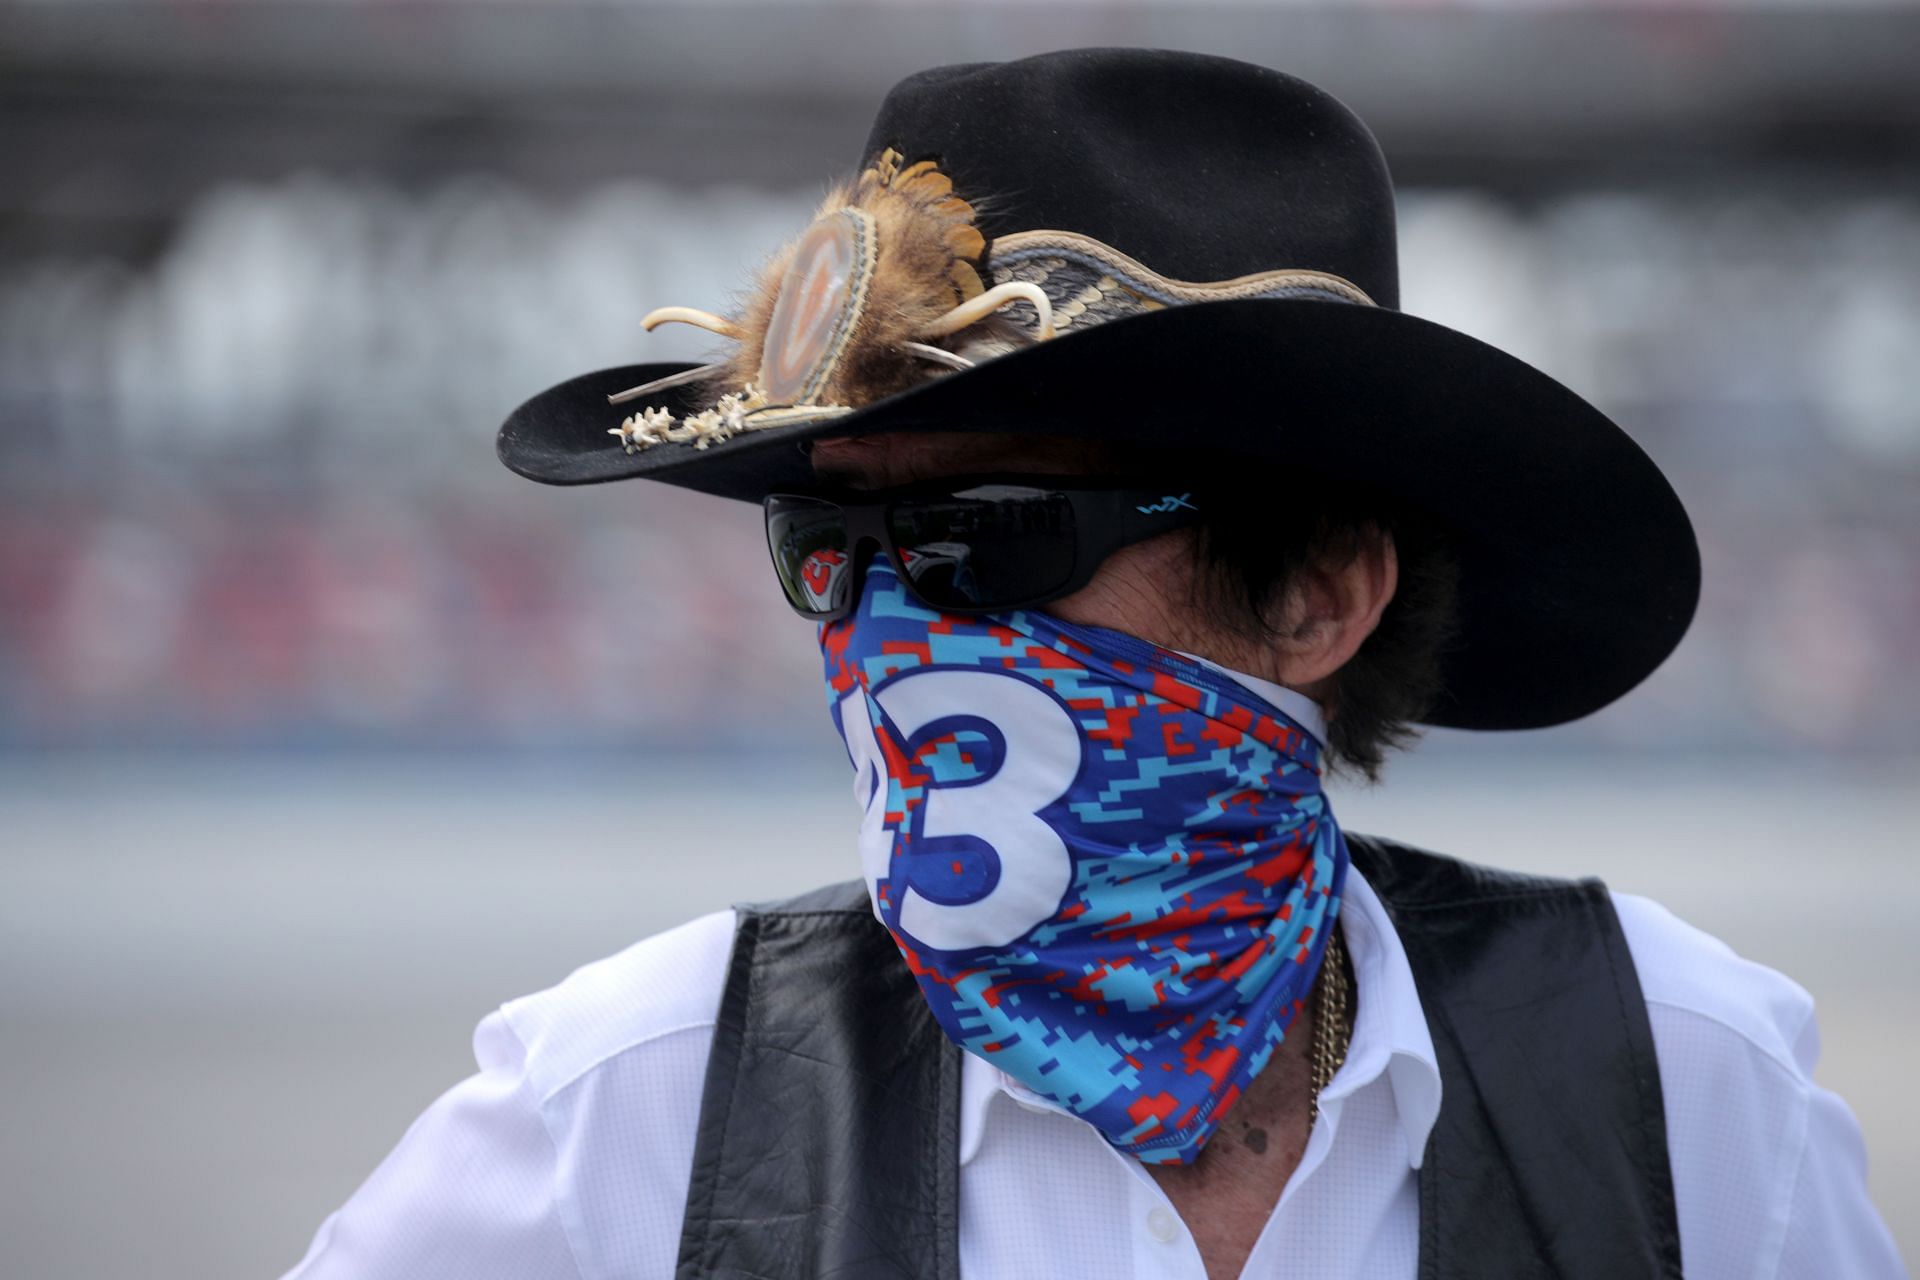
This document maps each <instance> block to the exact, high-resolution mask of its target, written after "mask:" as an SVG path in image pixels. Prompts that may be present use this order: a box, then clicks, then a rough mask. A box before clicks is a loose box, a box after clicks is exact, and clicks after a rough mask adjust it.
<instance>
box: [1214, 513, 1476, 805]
mask: <svg viewBox="0 0 1920 1280" xmlns="http://www.w3.org/2000/svg"><path fill="white" fill-rule="evenodd" d="M1206 487H1207V491H1208V494H1209V496H1210V497H1211V498H1212V499H1213V500H1212V501H1211V502H1209V503H1208V504H1207V505H1208V512H1207V514H1206V516H1205V517H1204V518H1203V519H1202V521H1201V523H1200V524H1199V526H1198V528H1197V535H1198V536H1196V537H1195V539H1194V543H1193V545H1194V554H1195V557H1196V561H1197V563H1196V568H1198V569H1199V570H1200V572H1198V573H1196V574H1195V583H1196V584H1197V585H1196V590H1198V591H1201V592H1203V593H1204V596H1203V598H1202V599H1201V600H1199V601H1196V603H1198V604H1199V605H1200V606H1201V607H1202V608H1205V609H1206V610H1207V611H1208V613H1209V614H1210V615H1211V616H1212V617H1213V619H1214V620H1215V621H1216V622H1218V623H1220V624H1221V625H1224V626H1226V627H1227V628H1229V629H1230V630H1232V631H1234V632H1236V633H1237V634H1239V635H1241V636H1244V637H1245V638H1247V639H1249V640H1253V641H1256V642H1259V643H1263V644H1271V643H1277V642H1279V641H1281V640H1282V639H1284V638H1285V636H1284V631H1283V627H1284V623H1283V621H1282V619H1281V618H1280V616H1279V611H1280V606H1281V604H1282V602H1283V601H1284V600H1285V598H1286V593H1287V587H1288V584H1289V583H1290V582H1291V581H1292V579H1293V576H1294V575H1295V574H1296V573H1298V572H1299V571H1300V569H1301V567H1302V566H1303V565H1305V564H1307V563H1309V562H1310V561H1319V560H1331V561H1333V562H1334V563H1336V564H1339V563H1344V562H1346V561H1350V560H1351V559H1352V558H1353V557H1354V556H1356V555H1358V554H1359V553H1360V551H1361V550H1362V549H1363V548H1364V547H1365V546H1366V545H1367V543H1368V542H1369V541H1370V540H1372V539H1375V538H1378V537H1381V536H1383V535H1384V536H1386V537H1390V538H1392V539H1393V544H1394V550H1395V553H1396V555H1397V557H1398V560H1399V569H1400V581H1399V586H1398V587H1397V589H1396V590H1395V592H1394V596H1393V599H1392V601H1390V602H1389V603H1388V605H1387V607H1386V610H1385V611H1384V612H1383V613H1382V615H1381V617H1380V624H1379V626H1378V627H1377V628H1375V630H1374V632H1373V634H1372V635H1370V636H1368V637H1367V639H1366V640H1365V641H1364V642H1363V643H1362V644H1361V646H1360V648H1359V651H1358V652H1356V653H1355V654H1354V656H1353V657H1352V658H1351V659H1349V660H1348V662H1347V664H1346V665H1345V666H1343V667H1341V668H1340V670H1339V671H1337V672H1335V673H1334V675H1333V676H1332V677H1330V679H1331V683H1332V696H1331V697H1330V698H1329V700H1328V704H1329V705H1328V708H1327V709H1328V713H1329V718H1328V724H1327V738H1328V742H1327V747H1328V757H1329V763H1330V764H1331V765H1332V766H1333V767H1334V768H1335V769H1339V770H1342V771H1351V772H1353V773H1357V774H1359V775H1360V776H1362V777H1365V778H1367V779H1368V780H1370V781H1375V782H1377V781H1379V778H1380V771H1381V769H1382V767H1383V766H1384V765H1385V763H1386V757H1387V753H1388V752H1389V751H1392V750H1395V749H1398V748H1402V747H1405V746H1408V745H1410V744H1411V743H1412V742H1413V741H1414V740H1415V739H1416V738H1418V737H1419V734H1420V731H1419V729H1418V728H1417V727H1416V725H1415V721H1417V720H1418V719H1419V718H1420V717H1421V716H1422V715H1424V714H1426V712H1427V711H1429V710H1430V709H1431V708H1432V706H1433V702H1434V699H1435V698H1436V697H1437V696H1438V695H1439V693H1440V683H1441V682H1440V657H1441V654H1442V653H1443V652H1444V651H1445V649H1446V646H1447V644H1448V643H1449V642H1450V641H1451V640H1452V638H1453V636H1454V632H1455V625H1456V616H1457V607H1458V589H1459V567H1458V564H1457V563H1456V561H1455V560H1454V557H1453V555H1452V553H1451V552H1450V551H1449V550H1448V548H1447V543H1446V539H1445V537H1444V535H1443V533H1442V531H1441V530H1440V528H1439V527H1438V526H1437V524H1436V523H1435V522H1434V521H1432V520H1431V519H1429V518H1427V517H1425V516H1423V515H1422V514H1420V513H1419V512H1416V511H1414V510H1412V509H1410V508H1407V507H1405V506H1403V505H1401V504H1399V503H1396V502H1393V501H1392V500H1390V499H1388V498H1386V497H1385V496H1383V495H1381V494H1378V493H1376V492H1373V491H1371V490H1369V489H1366V488H1364V487H1362V486H1359V485H1355V484H1352V483H1348V482H1343V481H1335V480H1330V479H1326V478H1323V477H1318V476H1307V475H1300V476H1298V477H1296V479H1295V480H1294V481H1293V482H1291V483H1289V484H1288V486H1287V488H1286V491H1285V492H1284V493H1283V494H1276V492H1275V489H1274V486H1273V484H1272V481H1271V479H1270V478H1263V480H1262V481H1261V482H1260V483H1258V484H1253V483H1241V482H1237V481H1231V480H1230V481H1228V482H1226V483H1225V485H1224V486H1223V485H1222V483H1221V482H1220V481H1218V480H1217V479H1216V480H1214V481H1213V482H1212V483H1209V484H1208V485H1207V486H1206ZM1222 499H1224V500H1222Z"/></svg>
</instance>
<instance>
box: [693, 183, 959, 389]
mask: <svg viewBox="0 0 1920 1280" xmlns="http://www.w3.org/2000/svg"><path fill="white" fill-rule="evenodd" d="M843 209H855V210H858V211H860V212H861V213H864V214H865V215H867V217H868V218H870V219H871V226H872V230H873V245H872V264H871V279H870V280H869V281H868V283H867V286H866V293H865V298H864V300H863V302H862V305H860V307H859V309H858V314H857V315H854V316H852V317H851V318H850V319H851V324H850V328H849V332H848V333H847V334H846V335H845V337H844V341H843V343H842V344H841V346H840V349H839V350H838V352H837V355H836V356H835V358H834V361H833V367H832V371H831V373H830V374H829V376H827V377H826V378H825V379H824V380H822V381H821V383H820V385H819V386H818V389H817V391H816V392H815V394H813V395H812V396H811V397H809V399H811V400H812V401H813V402H815V403H819V404H823V405H836V406H846V407H849V408H858V407H860V406H861V405H865V404H871V403H872V402H873V401H875V400H880V399H883V398H885V397H887V396H890V395H893V394H895V393H897V392H900V391H904V390H906V389H907V388H908V387H911V386H913V385H914V384H916V383H919V382H924V381H926V380H927V379H928V378H932V377H940V376H943V375H944V374H945V373H947V372H948V371H949V369H948V367H947V366H945V365H943V364H941V363H939V362H935V361H930V360H928V359H927V358H926V357H925V356H924V354H922V353H920V352H916V351H915V350H914V349H913V347H912V346H911V345H910V344H914V343H922V344H924V343H925V342H926V341H927V340H928V339H929V337H930V335H932V336H938V335H935V334H934V330H935V326H936V325H938V324H939V322H940V321H941V320H942V319H943V318H944V317H946V316H948V315H949V313H951V312H952V311H953V310H954V309H955V308H956V307H959V306H960V305H962V304H963V303H966V302H969V301H972V300H973V299H975V298H978V297H979V296H980V295H981V294H983V293H984V292H986V286H985V285H984V284H983V282H982V280H981V271H982V265H983V264H982V258H983V256H984V254H985V252H986V247H987V243H986V238H985V237H984V236H983V235H981V233H980V231H979V229H978V228H976V227H975V226H974V225H973V218H974V209H973V206H972V205H971V204H969V203H968V202H967V201H965V200H963V199H961V198H960V197H959V196H956V195H955V194H953V180H952V179H951V178H949V177H948V176H947V175H946V174H944V173H941V172H940V170H939V167H938V166H937V164H936V163H935V162H934V161H932V160H922V161H919V162H918V163H915V164H911V165H907V166H905V167H902V165H901V156H900V155H899V153H898V152H895V151H893V150H891V149H889V150H887V151H885V152H882V153H881V155H880V156H879V157H877V158H876V159H875V161H874V162H873V164H872V165H870V166H869V167H868V168H867V169H866V170H865V171H863V172H862V173H861V175H860V177H859V178H858V179H856V180H855V181H854V182H852V183H850V184H845V185H842V186H840V187H837V188H835V189H834V190H833V191H831V192H829V193H828V195H827V197H826V199H825V200H824V201H823V202H822V203H821V205H820V209H819V213H818V215H817V217H818V218H819V219H825V218H830V217H832V216H834V215H835V214H837V213H838V212H839V211H841V210H843ZM816 225H817V222H816ZM804 239H805V237H802V238H801V240H796V241H795V242H794V243H793V244H790V245H788V246H787V247H786V248H785V249H783V250H782V251H781V252H780V253H779V254H777V255H775V257H774V258H773V259H772V260H771V261H769V262H768V263H767V265H766V266H765V268H764V269H763V270H762V271H761V273H760V277H759V280H758V282H757V284H756V286H755V287H754V289H753V291H752V293H751V295H750V296H749V297H747V298H746V299H745V300H744V303H743V305H742V306H741V307H740V309H739V313H738V314H737V315H736V316H734V317H733V318H732V321H731V323H732V324H733V326H734V328H735V329H736V330H737V331H738V332H739V335H740V338H739V346H738V347H737V348H736V350H735V351H734V353H733V356H732V358H731V359H730V360H729V361H728V362H727V367H726V369H725V370H724V371H723V372H721V373H720V374H719V375H718V376H717V377H715V378H714V379H713V380H712V383H711V384H710V385H711V390H712V391H713V392H714V393H715V394H716V395H718V394H720V393H723V392H727V391H736V390H738V389H740V388H741V387H744V386H747V385H749V384H752V385H759V386H765V385H767V383H768V381H769V379H768V377H767V376H766V365H767V358H768V350H767V344H768V340H769V336H770V331H771V329H772V325H773V321H774V318H775V310H776V308H777V306H778V304H779V300H780V293H781V290H782V288H783V287H786V288H794V287H795V286H796V284H797V281H795V280H793V279H790V273H791V272H792V269H793V267H794V260H795V253H796V251H797V250H799V248H800V245H801V243H802V241H803V240H804ZM803 266H804V264H803ZM785 340H786V335H774V336H773V341H774V342H775V343H776V344H777V343H780V342H782V341H785Z"/></svg>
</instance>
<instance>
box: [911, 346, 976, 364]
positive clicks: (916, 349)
mask: <svg viewBox="0 0 1920 1280" xmlns="http://www.w3.org/2000/svg"><path fill="white" fill-rule="evenodd" d="M900 349H901V350H902V351H910V352H912V353H913V354H914V355H916V356H919V357H920V358H921V359H922V360H931V361H933V362H934V363H935V364H943V365H945V366H947V368H949V369H971V368H973V361H971V360H969V359H967V358H966V357H965V356H963V355H960V354H958V353H956V352H952V351H948V350H947V349H946V348H945V347H935V346H930V345H928V344H927V343H924V342H903V343H901V344H900Z"/></svg>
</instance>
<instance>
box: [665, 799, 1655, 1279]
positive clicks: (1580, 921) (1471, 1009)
mask: <svg viewBox="0 0 1920 1280" xmlns="http://www.w3.org/2000/svg"><path fill="white" fill-rule="evenodd" d="M1347 841H1348V845H1349V848H1350V849H1351V850H1352V853H1353V861H1354V865H1355V866H1356V867H1357V868H1359V870H1360V873H1361V874H1362V875H1363V876H1365V877H1366V879H1367V882H1368V883H1369V884H1370V885H1372V886H1373V888H1374V890H1375V891H1376V892H1377V893H1378V894H1379V896H1380V899H1381V901H1382V902H1383V903H1384V904H1385V906H1386V909H1387V912H1388V914H1389V915H1390V916H1391V917H1392V919H1393V924H1394V929H1395V931H1396V932H1397V933H1398V934H1399V936H1400V940H1401V943H1402V944H1403V945H1404V946H1405V948H1406V952H1407V959H1408V961H1409V962H1410V964H1411V965H1412V968H1413V977H1414V983H1415V985H1416V986H1417V987H1418V989H1419V992H1420V1001H1421V1005H1422V1007H1423V1008H1424V1010H1425V1012H1426V1016H1427V1024H1428V1026H1429V1028H1430V1029H1431V1031H1432V1033H1433V1045H1434V1050H1435V1052H1436V1053H1437V1055H1438V1058H1439V1063H1440V1079H1441V1094H1442V1096H1441V1106H1440V1116H1439V1120H1438V1122H1437V1123H1436V1124H1435V1125H1434V1129H1433V1135H1432V1137H1431V1138H1430V1139H1429V1140H1428V1143H1427V1150H1426V1156H1425V1159H1424V1160H1423V1162H1422V1164H1421V1166H1420V1173H1419V1195H1420V1273H1419V1274H1420V1277H1421V1280H1464V1278H1465V1277H1500V1278H1502V1280H1504V1278H1505V1277H1519V1276H1528V1277H1531V1276H1542V1277H1548V1276H1551V1277H1563V1278H1565V1280H1575V1278H1579V1280H1630V1278H1633V1277H1678V1276H1679V1275H1680V1231H1679V1225H1678V1223H1677V1221H1676V1218H1675V1214H1674V1204H1673V1180H1672V1174H1671V1172H1670V1170H1669V1167H1668V1162H1667V1136H1666V1117H1665V1112H1664V1110H1663V1108H1662V1104H1661V1096H1660V1077H1659V1072H1658V1069H1657V1066H1656V1063H1655V1059H1654V1050H1653V1036H1652V1032H1651V1030H1650V1029H1649V1028H1648V1025H1647V1012H1646V1004H1645V1002H1644V1000H1643V998H1642V996H1641V994H1640V984H1639V981H1638V979H1637V978H1636V977H1635V975H1634V970H1633V961H1632V958H1631V957H1630V956H1629V955H1628V953H1627V948H1626V942H1625V939H1623V938H1622V937H1621V934H1620V924H1619V921H1618V920H1617V919H1616V918H1615V916H1614V913H1613V904H1612V903H1611V901H1610V900H1609V899H1608V897H1607V893H1606V890H1605V889H1604V887H1603V886H1602V885H1601V884H1600V882H1599V881H1597V880H1583V881H1579V882H1572V881H1561V880H1549V879H1543V878H1538V877H1533V876H1521V875H1516V874H1512V873H1509V872H1501V871H1492V870H1488V869H1486V868H1482V867H1476V866H1472V865H1470V864H1467V863H1463V862H1457V861H1454V860H1453V859H1450V858H1443V857H1440V856H1438V855H1435V854H1430V853H1423V852H1421V851H1419V850H1416V849H1411V848H1408V847H1406V846H1404V845H1398V844H1393V843H1391V842H1389V841H1385V840H1380V839H1377V838H1374V837H1368V836H1360V835H1355V834H1352V833H1349V834H1348V836H1347ZM1360 998H1361V999H1363V1000H1364V999H1365V998H1366V993H1365V991H1364V990H1363V991H1362V992H1361V993H1360ZM960 1052H961V1051H960V1050H959V1049H958V1048H957V1047H956V1046H955V1045H954V1044H953V1043H952V1042H951V1041H949V1040H948V1039H947V1038H946V1036H945V1035H943V1034H942V1033H941V1031H940V1028H939V1026H938V1024H937V1023H935V1021H934V1019H933V1015H932V1013H931V1011H929V1010H928V1008H927V1005H926V1002H925V1001H924V1000H923V999H922V998H921V995H920V991H919V988H918V987H916V986H915V985H914V981H913V977H912V975H911V974H910V973H909V972H908V971H907V968H906V966H905V965H904V964H903V963H902V962H901V960H900V955H899V952H898V951H897V950H896V949H895V948H894V945H893V941H892V939H891V938H890V937H889V936H888V935H887V933H886V931H885V930H884V929H882V928H881V927H880V925H879V924H878V923H877V922H876V921H875V920H874V918H873V914H872V911H871V909H870V907H869V905H868V901H867V895H866V890H865V887H864V886H863V885H861V884H860V883H858V882H852V883H849V884H844V885H834V886H831V887H829V888H826V889H821V890H817V891H815V892H814V893H811V894H808V895H806V896H804V897H800V898H795V899H792V900H790V901H788V902H784V903H780V904H777V905H774V906H770V907H760V908H742V909H741V911H740V916H739V928H738V932H737V933H736V935H735V938H734V947H733V957H732V960H731V961H730V963H729V966H728V973H727V981H726V988H725V993H724V995H723V996H722V999H721V1004H720V1014H719V1020H718V1022H717V1024H716V1025H715V1028H714V1035H713V1053H712V1057H711V1059H710V1060H709V1063H708V1067H707V1081H706V1093H705V1098H704V1101H703V1103H702V1106H701V1113H700V1128H699V1137H698V1140H697V1145H696V1148H695V1152H694V1161H693V1181H692V1186H691V1188H690V1190H689V1193H688V1197H687V1214H686V1219H685V1224H684V1228H683V1232H682V1235H681V1241H680V1262H679V1268H678V1272H677V1275H678V1276H679V1278H680V1280H706V1278H709V1277H730V1278H736V1280H748V1278H751V1280H776V1278H778V1280H801V1278H802V1277H829V1276H831V1277H843V1278H846V1280H852V1278H855V1277H858V1278H859V1280H867V1278H869V1277H872V1278H874V1280H881V1278H889V1280H890V1278H893V1277H899V1278H900V1280H907V1278H909V1277H910V1278H912V1280H958V1277H959V1274H960V1264H959V1256H958V1252H959V1245H958V1241H959V1176H960V1171H959V1104H960Z"/></svg>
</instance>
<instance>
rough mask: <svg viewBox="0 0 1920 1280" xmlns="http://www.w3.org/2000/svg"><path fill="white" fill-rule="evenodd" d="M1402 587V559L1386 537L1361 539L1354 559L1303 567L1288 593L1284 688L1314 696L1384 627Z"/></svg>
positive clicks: (1374, 535) (1282, 670)
mask: <svg viewBox="0 0 1920 1280" xmlns="http://www.w3.org/2000/svg"><path fill="white" fill-rule="evenodd" d="M1399 585H1400V559H1399V556H1398V554H1397V553H1396V552H1395V550H1394V546H1393V535H1392V534H1389V533H1386V532H1373V533H1371V534H1369V535H1367V536H1364V537H1362V538H1361V539H1360V544H1359V546H1358V547H1357V548H1356V549H1355V551H1354V554H1353V555H1352V556H1350V557H1346V558H1344V559H1341V558H1332V557H1321V558H1319V559H1317V560H1315V561H1312V562H1310V563H1308V564H1306V565H1304V566H1303V567H1302V568H1301V569H1300V571H1299V572H1298V573H1297V574H1295V575H1294V578H1293V581H1292V583H1291V584H1290V585H1289V587H1288V590H1287V598H1286V602H1285V613H1284V617H1283V620H1282V628H1281V631H1282V635H1284V636H1285V639H1284V640H1283V641H1282V642H1281V644H1280V654H1279V659H1280V660H1279V667H1280V683H1281V684H1284V685H1287V686H1289V687H1291V688H1294V689H1300V690H1302V691H1303V692H1312V690H1311V689H1310V686H1313V685H1318V684H1319V683H1320V682H1322V681H1324V680H1326V679H1327V678H1328V677H1329V676H1331V675H1332V674H1333V673H1334V672H1336V671H1338V670H1339V669H1340V668H1341V667H1344V666H1346V665H1347V662H1348V661H1349V660H1350V659H1352V657H1353V655H1354V654H1356V653H1358V652H1359V651H1360V646H1361V645H1362V644H1363V643H1365V642H1366V639H1367V637H1368V636H1370V635H1372V634H1373V632H1374V628H1376V627H1378V626H1379V625H1380V615H1381V614H1383V613H1385V612H1386V610H1387V605H1388V603H1390V602H1391V601H1392V600H1393V593H1394V591H1395V589H1396V588H1398V587H1399Z"/></svg>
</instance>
